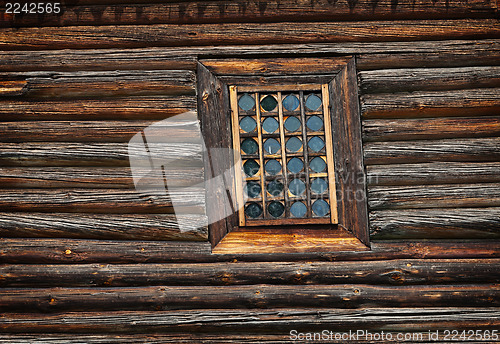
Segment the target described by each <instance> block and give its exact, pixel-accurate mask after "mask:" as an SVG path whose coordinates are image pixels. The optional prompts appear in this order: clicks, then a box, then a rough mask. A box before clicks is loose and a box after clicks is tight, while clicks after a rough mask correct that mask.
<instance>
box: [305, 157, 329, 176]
mask: <svg viewBox="0 0 500 344" xmlns="http://www.w3.org/2000/svg"><path fill="white" fill-rule="evenodd" d="M309 167H310V168H311V170H313V171H314V172H316V173H320V172H323V171H324V170H325V168H326V162H325V160H323V159H321V158H320V157H319V156H317V157H315V158H314V159H312V160H311V162H310V163H309Z"/></svg>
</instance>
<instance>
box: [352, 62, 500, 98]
mask: <svg viewBox="0 0 500 344" xmlns="http://www.w3.org/2000/svg"><path fill="white" fill-rule="evenodd" d="M391 67H392V66H391ZM358 76H359V80H360V88H361V91H362V93H365V94H366V93H392V92H408V91H445V90H455V89H465V88H480V87H500V67H496V66H495V67H466V68H413V69H382V70H375V71H363V72H360V73H359V74H358Z"/></svg>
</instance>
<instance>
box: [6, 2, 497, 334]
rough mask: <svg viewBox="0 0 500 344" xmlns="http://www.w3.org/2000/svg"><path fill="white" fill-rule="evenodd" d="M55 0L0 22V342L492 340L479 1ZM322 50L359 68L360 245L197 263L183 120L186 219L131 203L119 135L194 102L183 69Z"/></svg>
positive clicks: (201, 229)
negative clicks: (359, 334)
mask: <svg viewBox="0 0 500 344" xmlns="http://www.w3.org/2000/svg"><path fill="white" fill-rule="evenodd" d="M62 7H63V11H62V13H61V14H60V15H54V14H52V15H45V16H37V15H23V16H20V15H15V16H14V15H8V14H5V13H3V11H2V13H1V14H0V237H1V239H0V240H1V242H0V264H1V265H0V287H2V290H0V314H1V315H0V341H1V342H2V343H19V342H30V343H77V342H85V343H122V342H130V343H188V342H200V341H201V340H202V339H201V338H204V341H203V342H204V343H234V342H237V343H240V342H242V341H244V342H246V343H281V342H286V341H287V340H288V339H289V336H288V333H289V331H290V330H293V329H295V330H300V331H304V332H311V331H318V330H319V331H321V330H323V329H325V328H327V329H329V330H332V331H334V332H345V331H349V330H357V329H363V330H369V331H372V332H376V331H382V330H383V331H386V332H391V333H397V332H408V333H416V332H419V331H424V332H427V331H428V330H432V331H436V330H440V331H442V330H445V329H450V330H451V329H457V330H462V329H474V330H492V329H498V326H499V325H500V323H499V321H498V319H499V318H500V304H499V301H498V300H499V299H500V290H499V288H498V283H499V280H500V278H499V277H500V276H499V274H498V268H497V267H498V264H499V260H500V193H499V191H498V190H499V189H500V139H499V134H500V63H499V62H500V25H499V20H498V18H499V14H498V4H497V2H495V1H494V0H478V1H472V2H471V1H463V0H450V1H448V0H447V1H444V0H437V1H431V0H418V1H416V2H415V1H411V2H410V1H406V0H405V1H399V2H398V1H396V2H395V1H385V0H383V1H375V2H373V1H365V0H363V1H334V2H332V1H325V0H319V1H311V2H297V1H291V0H290V1H288V0H285V1H274V0H271V1H266V2H262V1H253V0H252V1H250V0H237V1H205V0H203V1H197V2H190V1H169V2H161V1H156V0H130V1H129V0H111V1H103V0H81V1H71V2H70V1H67V4H63V6H62ZM338 56H355V59H356V68H357V77H358V87H359V95H360V99H359V102H360V108H361V119H362V137H363V154H364V164H365V168H366V175H367V194H368V199H367V204H368V206H369V217H370V224H369V225H370V230H371V238H370V239H371V250H369V251H361V252H347V251H346V252H326V253H325V252H323V253H303V254H266V255H258V254H253V255H252V254H251V255H245V254H240V255H237V254H232V255H228V254H221V255H214V254H212V253H211V249H210V244H209V242H208V237H209V233H208V229H207V227H206V226H205V225H203V224H204V223H206V218H207V217H206V208H205V199H204V197H203V196H200V194H202V193H201V192H200V188H199V187H196V186H193V185H197V184H199V183H201V182H202V181H203V178H204V164H203V159H202V155H201V153H200V150H201V147H200V145H199V144H198V143H197V142H196V140H195V139H194V136H195V133H196V132H197V131H198V119H197V117H196V115H195V114H193V115H192V118H190V119H189V120H187V121H186V120H183V121H180V122H178V123H174V125H176V128H177V131H176V137H172V138H171V141H172V142H171V143H170V144H169V147H170V148H169V149H170V150H171V151H169V153H170V154H176V155H178V156H179V158H180V159H184V160H185V161H189V162H190V164H188V165H185V166H184V167H183V168H179V169H178V170H176V171H174V174H173V176H172V177H173V179H172V180H170V181H169V185H170V186H182V187H185V189H183V191H172V192H173V194H172V195H171V196H175V197H179V198H180V199H182V206H183V210H184V211H185V212H184V213H183V214H182V215H179V214H178V215H175V214H173V208H172V199H171V197H168V196H164V195H143V194H139V193H138V192H136V191H135V189H134V182H133V179H132V175H131V170H130V165H129V161H128V151H127V143H128V141H129V140H130V139H131V138H132V137H133V136H134V135H135V134H136V133H138V132H140V131H141V130H143V129H144V128H146V127H148V126H149V125H151V124H152V123H155V122H157V121H160V120H163V119H165V118H172V117H173V116H175V115H178V114H181V113H184V112H188V111H193V112H194V113H195V112H196V109H197V103H196V78H197V75H196V74H197V73H196V65H197V60H198V59H200V58H204V59H206V58H211V59H219V58H238V59H241V58H245V57H248V58H252V59H256V58H267V59H273V58H276V57H281V58H287V57H301V58H317V57H338ZM248 73H249V75H254V76H257V77H259V76H262V73H263V72H262V71H259V70H258V69H255V70H254V69H252V68H250V69H249V70H248ZM226 74H230V73H226ZM176 140H177V141H179V142H182V143H179V144H175V142H177V141H176ZM169 142H170V141H169ZM186 166H187V167H186ZM190 186H191V187H190ZM177 221H182V223H183V224H185V225H186V226H185V227H183V229H182V230H181V229H180V228H179V226H178V225H177ZM442 334H443V333H442V332H441V338H442ZM442 339H443V338H442ZM359 342H360V343H363V342H366V343H368V342H373V341H370V340H361V341H359ZM415 342H426V340H425V339H422V340H416V341H415Z"/></svg>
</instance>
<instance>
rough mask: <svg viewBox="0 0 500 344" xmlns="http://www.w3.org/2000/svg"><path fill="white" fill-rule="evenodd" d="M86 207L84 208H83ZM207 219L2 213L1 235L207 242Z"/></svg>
mask: <svg viewBox="0 0 500 344" xmlns="http://www.w3.org/2000/svg"><path fill="white" fill-rule="evenodd" d="M119 208H120V206H117V207H116V209H117V210H118V211H119ZM84 210H85V209H84V208H83V209H82V210H81V211H84ZM111 211H113V210H111ZM139 211H140V210H139ZM148 211H150V210H148ZM136 212H137V210H136ZM179 222H182V226H183V227H182V231H181V230H180V229H179V226H178V223H179ZM206 222H207V220H206V217H205V215H197V214H193V215H186V214H181V215H177V216H176V215H173V214H167V215H164V214H146V215H142V214H133V215H130V214H120V215H112V214H105V215H102V214H74V213H73V214H69V213H21V212H17V213H0V236H2V237H6V238H7V237H17V238H19V237H25V238H51V237H52V238H77V239H102V240H148V239H155V240H183V241H206V240H207V239H208V230H207V228H206V225H205V224H206Z"/></svg>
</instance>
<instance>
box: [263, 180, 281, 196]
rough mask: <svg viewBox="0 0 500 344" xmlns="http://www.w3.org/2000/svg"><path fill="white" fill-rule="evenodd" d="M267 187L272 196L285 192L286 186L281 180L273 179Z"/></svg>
mask: <svg viewBox="0 0 500 344" xmlns="http://www.w3.org/2000/svg"><path fill="white" fill-rule="evenodd" d="M266 189H267V192H269V194H270V195H271V196H279V195H280V194H281V193H282V192H283V189H284V186H283V184H282V183H281V182H280V181H278V180H273V181H271V182H269V184H267V187H266Z"/></svg>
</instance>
